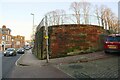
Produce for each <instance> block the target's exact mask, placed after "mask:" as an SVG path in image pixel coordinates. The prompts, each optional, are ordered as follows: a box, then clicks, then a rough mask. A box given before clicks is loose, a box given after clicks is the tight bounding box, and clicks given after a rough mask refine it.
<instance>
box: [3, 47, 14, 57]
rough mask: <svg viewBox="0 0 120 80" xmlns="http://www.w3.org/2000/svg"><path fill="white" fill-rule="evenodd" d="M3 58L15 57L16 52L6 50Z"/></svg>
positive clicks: (9, 49)
mask: <svg viewBox="0 0 120 80" xmlns="http://www.w3.org/2000/svg"><path fill="white" fill-rule="evenodd" d="M4 56H16V50H15V48H7V49H6V50H5V51H4Z"/></svg>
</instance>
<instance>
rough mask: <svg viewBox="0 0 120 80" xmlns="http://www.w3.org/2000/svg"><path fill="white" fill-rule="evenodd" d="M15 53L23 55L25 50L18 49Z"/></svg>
mask: <svg viewBox="0 0 120 80" xmlns="http://www.w3.org/2000/svg"><path fill="white" fill-rule="evenodd" d="M16 52H17V53H20V54H24V53H25V49H24V48H19V49H18V50H17V51H16Z"/></svg>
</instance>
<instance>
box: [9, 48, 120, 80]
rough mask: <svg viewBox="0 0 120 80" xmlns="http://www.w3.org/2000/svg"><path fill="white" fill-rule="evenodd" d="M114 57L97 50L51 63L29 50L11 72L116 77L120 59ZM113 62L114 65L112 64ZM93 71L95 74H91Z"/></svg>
mask: <svg viewBox="0 0 120 80" xmlns="http://www.w3.org/2000/svg"><path fill="white" fill-rule="evenodd" d="M113 57H114V56H113V55H106V54H105V53H104V52H95V53H89V54H81V55H76V56H68V57H62V58H54V59H50V60H49V63H47V62H46V60H38V59H37V58H36V57H35V56H34V54H32V51H31V50H28V51H26V53H25V54H23V55H22V56H21V57H20V59H19V60H18V61H17V63H16V64H17V67H16V68H15V69H14V71H13V72H12V73H11V76H10V77H11V78H72V79H75V78H98V77H102V78H104V77H105V78H106V77H107V76H109V77H111V76H112V77H113V78H116V77H117V74H118V72H117V70H118V67H117V65H118V64H117V61H118V60H117V58H116V57H114V58H113ZM109 59H111V60H109ZM104 63H105V64H104ZM108 63H109V64H108ZM111 64H113V65H112V66H110V65H111ZM94 65H95V66H94ZM99 66H100V67H99ZM108 68H109V69H111V71H110V72H109V71H108ZM95 69H96V70H95ZM91 70H92V71H91ZM91 72H92V73H93V74H91ZM103 72H104V73H103ZM109 73H110V74H111V75H110V74H109ZM112 73H113V74H114V75H113V74H112ZM23 74H24V75H23ZM96 75H97V77H96ZM105 75H106V76H105Z"/></svg>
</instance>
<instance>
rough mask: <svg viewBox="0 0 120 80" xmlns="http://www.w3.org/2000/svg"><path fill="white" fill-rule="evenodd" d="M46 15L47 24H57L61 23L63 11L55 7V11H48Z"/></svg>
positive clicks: (63, 16)
mask: <svg viewBox="0 0 120 80" xmlns="http://www.w3.org/2000/svg"><path fill="white" fill-rule="evenodd" d="M47 16H48V17H47V19H48V22H49V25H59V24H60V23H61V24H63V23H64V18H65V11H64V10H59V9H57V10H55V11H51V12H48V14H47Z"/></svg>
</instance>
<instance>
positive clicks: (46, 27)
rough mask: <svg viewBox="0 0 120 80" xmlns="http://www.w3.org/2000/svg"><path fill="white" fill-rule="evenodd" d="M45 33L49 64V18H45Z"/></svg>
mask: <svg viewBox="0 0 120 80" xmlns="http://www.w3.org/2000/svg"><path fill="white" fill-rule="evenodd" d="M45 25H46V26H45V31H46V36H45V39H46V53H47V60H46V61H47V63H48V62H49V53H48V24H47V16H45Z"/></svg>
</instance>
